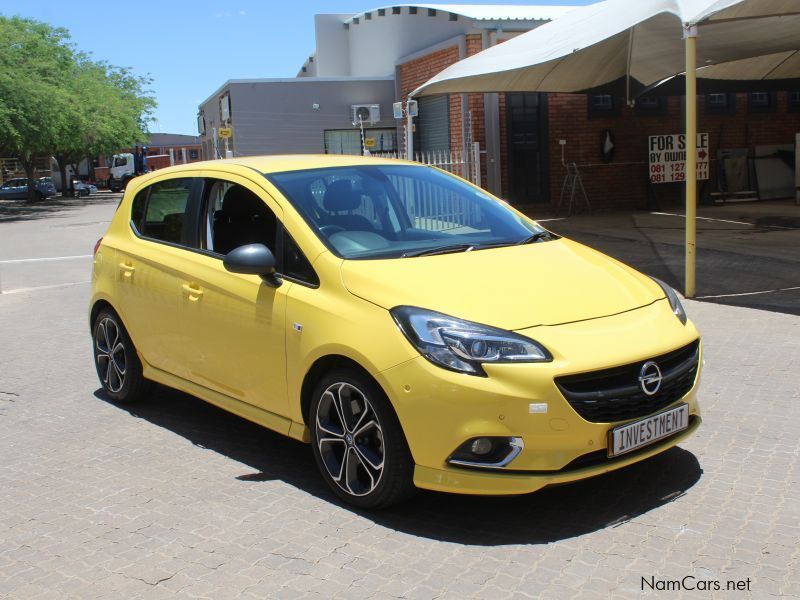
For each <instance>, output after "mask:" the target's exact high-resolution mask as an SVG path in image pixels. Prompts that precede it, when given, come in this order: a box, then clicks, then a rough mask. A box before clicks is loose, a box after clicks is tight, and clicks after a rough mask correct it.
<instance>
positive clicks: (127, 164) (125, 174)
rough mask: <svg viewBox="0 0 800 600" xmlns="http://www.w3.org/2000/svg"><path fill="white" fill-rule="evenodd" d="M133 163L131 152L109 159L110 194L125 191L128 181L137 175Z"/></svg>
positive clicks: (133, 158)
mask: <svg viewBox="0 0 800 600" xmlns="http://www.w3.org/2000/svg"><path fill="white" fill-rule="evenodd" d="M135 163H136V161H135V157H134V156H133V154H132V153H131V152H125V153H123V154H115V155H114V156H112V157H111V162H110V164H109V168H108V187H109V189H110V190H111V191H112V192H119V191H120V190H123V189H125V186H126V185H128V181H130V180H131V179H133V178H134V177H136V175H138V174H139V173H137V168H136V166H137V165H136V164H135ZM142 171H143V169H142Z"/></svg>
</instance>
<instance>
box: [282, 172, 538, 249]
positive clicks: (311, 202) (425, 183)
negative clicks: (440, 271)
mask: <svg viewBox="0 0 800 600" xmlns="http://www.w3.org/2000/svg"><path fill="white" fill-rule="evenodd" d="M268 178H269V179H270V180H271V181H272V182H273V184H275V185H276V187H278V189H279V190H280V191H281V192H282V193H283V194H284V196H286V198H287V199H288V200H289V201H290V202H291V203H292V204H293V205H294V206H295V208H296V209H297V210H298V211H299V212H300V213H301V214H302V215H303V217H304V218H305V219H306V221H307V222H308V224H309V225H310V226H311V228H312V229H313V230H314V231H315V232H316V233H317V235H318V236H319V237H320V239H322V241H323V242H325V244H326V245H327V246H328V247H329V248H330V249H331V250H333V251H334V252H335V253H336V254H337V255H338V256H341V257H343V258H353V259H369V258H400V257H411V256H418V255H421V254H431V253H439V252H446V251H451V250H452V251H458V250H461V251H467V250H469V251H471V250H480V249H482V248H486V247H491V246H501V245H511V244H515V243H519V242H524V241H526V240H529V239H531V238H532V237H535V239H536V240H538V239H542V240H544V239H549V238H550V235H549V234H548V233H547V232H545V231H544V230H542V229H538V228H537V227H536V226H535V225H534V224H533V223H531V222H529V221H527V220H525V219H523V218H522V217H520V216H518V215H517V214H516V213H515V212H513V211H512V210H510V209H509V208H508V207H507V206H505V205H504V204H503V203H501V202H498V201H497V200H495V199H493V198H491V197H490V196H489V195H488V194H486V193H485V192H483V191H482V190H480V189H477V188H475V187H473V186H471V185H469V184H467V183H465V182H463V181H461V180H459V179H456V178H455V177H452V176H451V175H448V174H446V173H443V172H442V171H439V170H438V169H433V168H430V167H417V166H410V165H369V166H353V167H333V168H325V169H310V170H305V171H290V172H285V173H276V174H271V175H268ZM536 234H541V236H536Z"/></svg>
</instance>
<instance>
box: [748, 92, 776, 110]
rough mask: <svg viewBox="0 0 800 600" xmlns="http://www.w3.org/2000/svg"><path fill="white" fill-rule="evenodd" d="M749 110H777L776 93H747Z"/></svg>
mask: <svg viewBox="0 0 800 600" xmlns="http://www.w3.org/2000/svg"><path fill="white" fill-rule="evenodd" d="M747 110H748V111H749V112H751V113H768V112H774V111H775V94H773V93H772V92H750V93H749V94H747Z"/></svg>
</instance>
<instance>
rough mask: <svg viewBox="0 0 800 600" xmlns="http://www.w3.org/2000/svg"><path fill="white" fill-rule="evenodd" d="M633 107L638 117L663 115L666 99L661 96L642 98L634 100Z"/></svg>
mask: <svg viewBox="0 0 800 600" xmlns="http://www.w3.org/2000/svg"><path fill="white" fill-rule="evenodd" d="M635 106H636V113H637V114H639V115H663V114H665V113H666V112H667V102H666V98H662V97H661V96H642V97H640V98H637V99H636V105H635Z"/></svg>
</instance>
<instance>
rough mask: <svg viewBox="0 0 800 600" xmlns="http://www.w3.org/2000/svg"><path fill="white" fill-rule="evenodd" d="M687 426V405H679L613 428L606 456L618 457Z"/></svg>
mask: <svg viewBox="0 0 800 600" xmlns="http://www.w3.org/2000/svg"><path fill="white" fill-rule="evenodd" d="M688 426H689V405H688V404H681V405H680V406H676V407H675V408H671V409H669V410H665V411H664V412H660V413H658V414H655V415H652V416H649V417H646V418H644V419H640V420H638V421H634V422H633V423H628V424H627V425H621V426H619V427H615V428H614V429H612V430H611V431H610V432H609V437H610V438H611V439H609V444H608V455H609V456H619V455H620V454H626V453H628V452H632V451H634V450H636V449H637V448H641V447H642V446H647V445H649V444H652V443H654V442H657V441H658V440H663V439H664V438H665V437H669V436H671V435H672V434H674V433H677V432H679V431H682V430H684V429H686V428H687V427H688Z"/></svg>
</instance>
